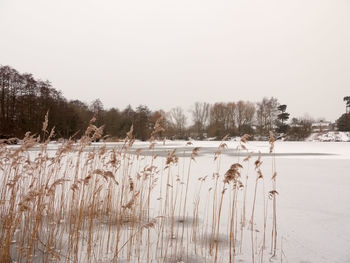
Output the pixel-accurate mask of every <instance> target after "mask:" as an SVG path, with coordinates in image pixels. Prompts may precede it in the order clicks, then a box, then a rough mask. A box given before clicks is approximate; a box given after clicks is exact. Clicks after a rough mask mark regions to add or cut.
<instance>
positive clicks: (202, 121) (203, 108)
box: [191, 102, 210, 139]
mask: <svg viewBox="0 0 350 263" xmlns="http://www.w3.org/2000/svg"><path fill="white" fill-rule="evenodd" d="M209 109H210V105H209V103H206V102H196V103H195V104H194V107H193V109H192V110H191V113H192V120H193V123H194V128H195V132H196V134H197V136H198V137H199V138H200V139H202V138H203V133H204V130H205V128H206V126H207V123H208V120H209Z"/></svg>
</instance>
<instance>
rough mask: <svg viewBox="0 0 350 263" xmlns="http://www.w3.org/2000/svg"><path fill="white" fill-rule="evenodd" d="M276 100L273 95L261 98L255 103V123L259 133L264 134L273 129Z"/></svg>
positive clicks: (276, 107)
mask: <svg viewBox="0 0 350 263" xmlns="http://www.w3.org/2000/svg"><path fill="white" fill-rule="evenodd" d="M278 105H279V104H278V100H277V99H276V98H274V97H271V98H270V99H268V98H266V97H265V98H263V100H262V101H261V102H258V103H257V123H258V129H259V133H260V134H266V133H267V132H268V131H271V130H273V129H274V124H275V122H276V120H277V115H278Z"/></svg>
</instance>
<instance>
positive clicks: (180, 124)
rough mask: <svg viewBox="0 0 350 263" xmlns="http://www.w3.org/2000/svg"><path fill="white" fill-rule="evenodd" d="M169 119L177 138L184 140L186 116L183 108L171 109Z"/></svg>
mask: <svg viewBox="0 0 350 263" xmlns="http://www.w3.org/2000/svg"><path fill="white" fill-rule="evenodd" d="M169 118H170V122H171V124H172V126H173V127H174V129H175V132H176V135H175V136H176V137H177V138H183V137H184V134H185V125H186V119H187V118H186V115H185V113H184V111H183V109H182V108H181V107H176V108H173V109H171V111H170V113H169Z"/></svg>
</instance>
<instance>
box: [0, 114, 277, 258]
mask: <svg viewBox="0 0 350 263" xmlns="http://www.w3.org/2000/svg"><path fill="white" fill-rule="evenodd" d="M94 121H95V120H94V119H93V120H91V122H90V125H89V127H88V128H87V130H86V131H85V134H84V135H83V136H82V138H80V140H79V142H78V143H76V142H75V141H76V140H75V138H71V139H69V140H67V141H64V142H63V143H61V144H52V143H50V140H51V138H52V137H53V135H54V130H52V131H50V132H49V131H47V126H48V115H46V116H45V121H44V124H43V129H42V130H43V131H42V135H41V137H40V136H37V135H31V134H30V133H27V134H26V136H25V137H24V139H23V141H22V144H21V145H20V146H19V147H9V146H8V145H6V144H5V142H4V141H3V142H1V145H0V180H1V186H0V262H181V261H183V262H235V261H237V260H238V259H242V258H245V259H247V258H248V260H251V261H252V262H263V261H267V259H270V258H271V257H273V258H276V256H277V254H278V253H279V250H278V247H277V244H278V242H277V240H278V236H277V186H276V165H275V161H276V160H275V158H274V156H273V157H272V159H271V160H272V165H273V167H272V170H273V176H272V178H271V189H270V191H266V189H265V181H264V180H265V176H263V173H262V169H261V166H262V160H261V155H260V154H259V155H258V156H257V159H256V160H255V162H253V163H252V164H251V159H252V158H253V153H250V152H248V144H249V143H248V141H247V140H248V135H245V136H243V137H242V138H241V140H240V142H239V145H238V147H237V153H238V157H232V158H231V159H230V161H231V164H230V165H228V166H227V167H226V165H223V163H225V162H223V160H224V157H223V156H224V153H225V151H226V150H227V148H228V145H227V143H226V142H225V139H226V138H224V139H223V141H222V142H221V143H220V145H219V147H218V149H217V151H216V152H215V154H214V160H213V163H212V167H213V170H211V171H210V170H207V168H205V169H204V171H203V170H201V169H200V163H197V160H198V161H200V159H201V157H200V156H198V155H199V154H200V152H201V149H200V148H198V147H194V146H192V143H190V142H189V143H187V144H186V146H185V150H183V151H182V152H180V151H178V150H177V149H172V150H168V154H167V156H165V157H164V156H163V157H160V156H158V154H161V152H159V150H157V149H156V146H157V141H156V140H155V138H156V137H157V135H158V133H159V132H161V131H163V128H162V127H161V126H160V121H159V122H157V123H156V125H155V128H154V131H153V133H152V136H151V138H150V141H149V145H148V146H145V147H144V148H143V149H141V148H140V147H139V146H135V145H134V142H135V138H134V137H133V134H132V132H133V129H132V128H131V130H130V131H129V132H128V133H127V135H126V137H125V139H124V141H123V142H122V143H119V144H113V146H111V145H107V144H100V145H99V146H98V147H95V146H94V144H93V141H95V140H96V139H98V138H101V136H102V134H103V127H96V126H95V125H94ZM273 144H274V139H273V135H272V134H271V137H270V145H271V154H272V155H273ZM241 157H245V158H241ZM226 163H227V162H226ZM250 166H253V167H254V168H255V169H254V170H252V171H251V169H249V167H250ZM206 167H207V166H206ZM198 171H200V172H198ZM248 182H250V183H249V184H248ZM265 193H267V194H265ZM270 202H272V205H270V206H269V203H270ZM268 207H271V208H272V210H271V211H270V210H269V209H268ZM257 208H259V209H257ZM249 211H251V212H250V216H249ZM257 214H258V215H259V216H257ZM268 215H270V216H271V218H272V220H271V227H269V224H268V223H269V222H268V220H269V218H270V217H269V216H268ZM268 230H271V240H270V241H271V243H270V245H268V243H267V242H266V239H267V238H268V237H269V235H267V234H266V232H267V231H268ZM249 236H250V239H249V238H247V237H249ZM268 248H269V249H270V251H269V252H266V250H267V249H268ZM281 258H282V257H281Z"/></svg>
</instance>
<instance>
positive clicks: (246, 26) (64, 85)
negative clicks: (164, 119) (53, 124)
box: [0, 0, 350, 120]
mask: <svg viewBox="0 0 350 263" xmlns="http://www.w3.org/2000/svg"><path fill="white" fill-rule="evenodd" d="M0 64H1V65H10V66H12V67H14V68H16V69H17V70H18V71H20V72H21V73H24V72H30V73H33V74H34V76H36V77H37V78H41V79H48V80H50V81H51V82H52V84H53V86H54V87H55V88H57V89H59V90H61V91H62V92H63V94H64V96H65V97H67V98H68V99H80V100H83V101H85V102H90V101H92V100H93V99H95V98H100V99H101V101H102V102H103V104H104V106H105V107H107V108H109V107H118V108H119V109H123V108H124V107H125V106H126V105H128V104H131V105H132V106H133V107H136V106H137V105H139V104H146V105H147V106H149V107H150V108H151V109H152V110H156V109H159V108H162V109H165V110H169V109H170V108H172V107H175V106H182V107H184V108H185V109H188V108H189V107H190V106H191V105H192V104H193V103H194V102H195V101H206V102H210V103H213V102H218V101H237V100H240V99H242V100H250V101H253V102H256V101H258V100H261V99H262V98H263V97H264V96H268V97H270V96H275V97H277V98H278V99H279V101H280V102H281V103H283V104H287V105H288V111H289V112H290V113H291V115H292V116H303V115H304V114H305V113H309V114H310V115H311V116H313V117H315V118H317V117H325V118H326V119H329V120H335V119H336V118H338V117H339V116H340V115H341V114H342V113H343V112H344V111H345V103H344V102H343V97H344V96H346V95H350V1H349V0H343V1H341V0H327V1H325V0H289V1H284V0H260V1H257V0H256V1H253V0H230V1H223V0H215V1H214V0H212V1H205V0H176V1H166V0H127V1H117V0H113V1H104V0H100V1H89V0H69V1H68V0H59V1H58V0H57V1H54V0H51V1H49V0H41V1H39V0H31V1H17V0H0Z"/></svg>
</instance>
